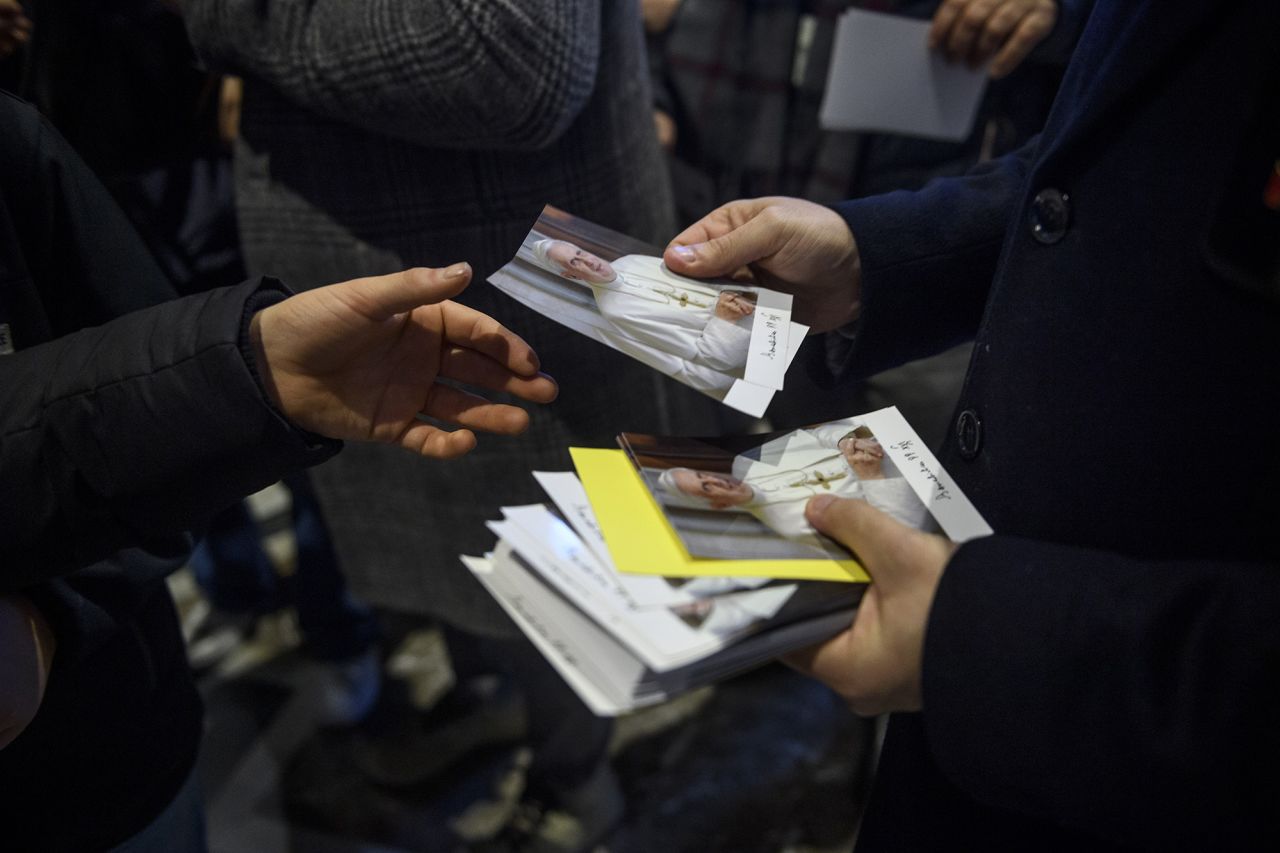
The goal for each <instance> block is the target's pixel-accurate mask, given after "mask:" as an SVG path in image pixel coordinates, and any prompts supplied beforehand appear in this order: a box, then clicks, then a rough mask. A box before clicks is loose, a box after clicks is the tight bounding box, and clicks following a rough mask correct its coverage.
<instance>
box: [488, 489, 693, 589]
mask: <svg viewBox="0 0 1280 853" xmlns="http://www.w3.org/2000/svg"><path fill="white" fill-rule="evenodd" d="M567 476H568V477H570V478H572V479H573V480H574V482H577V480H578V478H577V477H574V476H573V474H568V475H567ZM578 488H579V489H581V488H582V486H581V484H579V485H578ZM582 500H583V501H585V500H586V493H585V492H583V494H582ZM587 511H588V512H589V511H590V505H589V504H588V506H587ZM562 512H563V510H562ZM502 514H503V515H504V516H506V519H507V521H509V522H511V523H512V524H515V525H516V526H517V527H519V528H521V529H523V530H524V532H525V533H528V534H529V536H530V537H532V540H533V541H537V542H541V543H542V544H543V545H544V546H545V547H544V550H546V551H547V552H548V554H551V555H555V556H556V557H557V559H559V560H560V561H561V562H571V563H572V564H573V565H574V567H575V568H576V569H577V570H578V572H579V573H580V574H581V575H582V576H583V577H584V578H587V579H589V580H590V581H591V583H592V584H594V585H595V586H596V587H597V589H598V590H599V591H600V592H601V594H603V595H607V596H609V597H610V598H611V599H613V600H616V601H620V602H623V603H625V604H626V606H627V607H628V608H630V609H633V610H635V609H640V608H644V607H672V606H675V605H680V604H691V603H692V602H694V601H695V600H696V599H695V598H694V597H693V596H692V595H690V594H689V593H687V592H683V591H681V590H680V589H679V588H677V586H675V585H673V584H671V583H669V582H668V581H667V580H666V579H665V578H662V577H659V576H657V575H648V576H646V575H624V574H622V573H620V572H619V571H618V570H617V569H615V568H614V566H613V560H612V558H609V557H608V551H607V549H606V552H605V559H603V560H602V559H600V554H599V552H598V551H597V550H596V549H595V548H592V547H591V545H590V541H589V539H588V538H587V537H585V536H583V535H582V534H581V533H580V532H579V531H578V530H577V525H572V526H573V528H574V530H573V532H574V533H578V536H577V537H576V538H575V537H573V536H572V535H568V534H569V528H568V527H566V526H565V523H564V522H563V521H561V520H560V519H559V518H557V517H556V516H555V515H554V514H553V513H552V512H551V511H550V510H549V509H547V508H546V507H545V506H544V505H542V504H535V505H533V506H519V507H507V506H504V507H503V508H502ZM579 518H580V519H581V516H579ZM571 520H572V519H571ZM594 520H595V519H594V516H592V521H594ZM587 529H588V531H590V528H589V527H588V528H587ZM595 535H596V536H599V535H600V534H599V533H598V531H597V532H596V534H595ZM603 546H604V539H603V537H601V538H600V547H603Z"/></svg>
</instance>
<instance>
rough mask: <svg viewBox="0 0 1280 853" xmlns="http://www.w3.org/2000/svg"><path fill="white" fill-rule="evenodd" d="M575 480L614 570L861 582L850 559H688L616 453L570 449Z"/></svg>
mask: <svg viewBox="0 0 1280 853" xmlns="http://www.w3.org/2000/svg"><path fill="white" fill-rule="evenodd" d="M569 453H570V455H571V456H572V457H573V464H574V467H575V468H577V469H578V479H580V480H581V481H582V486H583V488H584V489H586V491H587V498H588V500H590V501H591V509H592V510H593V511H594V512H595V515H596V521H597V522H598V523H599V525H600V530H601V531H602V532H603V533H604V541H605V544H606V545H608V546H609V554H610V555H611V556H612V557H613V562H614V564H615V565H616V566H617V567H618V571H620V572H626V573H628V574H633V575H665V576H668V577H701V576H713V577H751V578H778V579H781V580H815V581H846V582H858V581H863V582H865V581H867V580H869V578H868V577H867V575H866V573H865V572H864V571H863V570H862V566H860V565H859V564H858V562H857V561H856V560H853V559H849V560H712V559H706V558H699V557H691V556H689V552H688V551H686V550H685V549H684V545H683V544H682V543H681V542H680V537H679V536H678V535H677V534H676V531H675V530H674V528H672V527H671V524H670V523H669V522H668V521H667V517H666V516H665V515H663V513H662V508H661V507H659V506H658V502H657V501H655V500H654V498H653V495H651V494H650V493H649V489H648V488H646V487H645V484H644V480H643V479H642V478H641V477H640V472H638V471H637V470H636V469H635V466H634V465H632V464H631V460H630V459H629V458H627V454H626V453H624V452H623V451H621V450H608V449H604V448H593V447H571V448H569Z"/></svg>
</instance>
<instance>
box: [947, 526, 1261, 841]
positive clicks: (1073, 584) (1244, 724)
mask: <svg viewBox="0 0 1280 853" xmlns="http://www.w3.org/2000/svg"><path fill="white" fill-rule="evenodd" d="M1032 576H1034V583H1030V582H1028V579H1029V578H1031V577H1032ZM1278 612H1280V567H1277V566H1274V565H1266V564H1250V563H1232V562H1227V561H1225V560H1224V561H1223V562H1220V563H1218V562H1204V561H1186V562H1172V561H1144V560H1136V559H1129V558H1125V557H1121V556H1118V555H1115V554H1111V553H1104V552H1098V551H1090V550H1086V549H1080V548H1071V547H1067V546H1058V545H1050V544H1046V543H1037V542H1031V541H1027V540H1018V539H1013V538H1010V537H998V536H997V537H990V538H987V539H983V540H975V541H973V542H970V543H968V544H966V545H964V546H962V548H961V549H960V551H959V552H957V554H956V555H955V557H954V559H953V560H952V562H951V564H950V565H949V566H948V568H947V570H946V572H945V573H944V575H943V579H942V583H941V585H940V587H939V589H938V593H937V597H936V598H935V600H934V604H933V610H932V612H931V615H930V618H929V625H928V631H927V634H926V644H925V653H924V721H925V726H926V729H927V731H928V734H929V742H930V743H931V744H932V745H933V751H934V754H935V757H936V759H937V761H938V763H939V766H940V767H941V768H942V770H943V772H944V773H945V774H946V775H947V776H948V777H949V778H950V779H951V781H952V782H953V783H955V784H957V785H959V786H960V787H961V788H963V789H964V790H965V791H966V792H968V793H969V794H970V795H971V796H973V797H975V798H976V799H978V800H980V801H982V802H985V803H989V804H992V805H996V806H999V807H1002V808H1007V809H1012V810H1014V811H1017V812H1021V813H1024V814H1030V815H1033V816H1036V817H1038V818H1043V819H1048V820H1050V821H1053V822H1055V823H1059V824H1061V825H1063V826H1068V827H1072V826H1074V827H1076V828H1077V829H1080V830H1082V831H1084V832H1088V833H1094V834H1098V835H1100V836H1102V837H1103V838H1106V839H1108V840H1111V841H1115V842H1119V843H1121V844H1122V845H1135V846H1144V847H1146V846H1150V847H1154V848H1160V849H1172V848H1178V849H1184V848H1185V849H1193V848H1194V849H1209V848H1210V847H1220V848H1222V849H1242V845H1243V844H1244V840H1243V838H1242V837H1241V836H1240V833H1241V832H1242V831H1243V830H1242V827H1244V826H1248V825H1250V824H1252V825H1253V826H1257V825H1259V823H1260V822H1265V821H1266V820H1274V817H1272V818H1267V817H1266V815H1267V814H1268V813H1270V812H1273V810H1274V801H1273V799H1272V798H1273V797H1274V796H1275V794H1276V782H1275V766H1276V764H1277V762H1278V761H1280V754H1278V752H1280V750H1278V748H1277V747H1278V744H1280V741H1278V740H1277V738H1276V736H1275V717H1274V696H1275V695H1276V690H1277V685H1280V623H1278V622H1277V621H1276V619H1275V614H1276V613H1278ZM975 625H979V626H982V627H981V629H980V630H977V631H975V630H974V628H973V626H975ZM1117 650H1123V651H1124V654H1123V656H1121V657H1122V658H1123V659H1124V663H1123V664H1120V663H1118V661H1120V660H1121V658H1119V657H1117Z"/></svg>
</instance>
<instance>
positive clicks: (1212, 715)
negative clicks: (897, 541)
mask: <svg viewBox="0 0 1280 853" xmlns="http://www.w3.org/2000/svg"><path fill="white" fill-rule="evenodd" d="M1278 119H1280V4H1278V3H1276V2H1275V0H1233V2H1207V0H1206V1H1205V2H1186V3H1169V2H1157V0H1148V2H1100V3H1099V4H1098V7H1097V9H1096V10H1095V13H1094V15H1093V17H1092V19H1091V20H1090V22H1089V24H1088V26H1087V27H1086V30H1085V33H1084V34H1083V36H1082V40H1081V42H1080V44H1079V46H1078V48H1077V52H1076V55H1075V57H1074V59H1073V62H1072V64H1071V66H1070V68H1069V70H1068V72H1067V76H1066V78H1065V80H1064V82H1063V85H1062V89H1061V91H1060V94H1059V97H1058V100H1057V102H1056V104H1055V106H1054V108H1053V110H1052V112H1051V115H1050V117H1049V119H1048V123H1047V126H1046V128H1045V130H1044V133H1043V134H1042V136H1041V137H1040V138H1039V139H1038V140H1035V141H1033V142H1032V143H1031V144H1030V145H1029V146H1027V147H1026V148H1025V149H1024V150H1023V151H1021V152H1019V153H1018V154H1017V155H1011V156H1010V157H1008V158H1005V159H1003V160H1001V161H998V162H995V163H992V164H990V165H988V166H986V167H983V168H981V169H979V170H978V171H977V172H975V173H973V174H972V175H971V176H969V177H967V178H964V179H958V180H952V181H946V182H938V183H935V184H933V185H931V186H930V187H927V188H926V189H924V190H923V191H921V192H919V193H896V194H891V195H888V196H883V197H879V198H876V199H868V200H861V201H855V202H848V203H845V204H843V205H841V206H839V208H838V209H839V210H840V211H841V213H842V214H843V215H844V216H845V218H846V220H847V222H848V223H849V225H850V227H851V229H852V231H853V233H854V235H855V236H856V238H857V241H858V244H859V247H860V250H861V253H862V258H863V277H864V278H863V281H864V288H865V312H864V316H863V318H862V322H861V326H860V327H859V329H858V331H857V334H856V341H855V344H854V350H853V352H852V354H851V357H850V358H851V362H850V363H851V365H853V368H854V369H856V370H859V371H862V372H870V371H872V370H874V369H877V368H879V367H883V366H887V365H889V364H893V363H896V362H900V361H902V360H905V359H907V358H911V357H915V356H920V355H924V354H927V353H929V352H933V351H938V350H941V349H942V348H943V347H945V346H946V345H949V344H951V343H954V342H956V341H958V340H961V339H963V338H965V337H967V336H976V347H975V351H974V355H973V359H972V362H971V364H970V367H969V372H968V375H967V377H966V379H965V384H964V388H963V391H962V394H961V398H960V401H959V404H958V407H957V409H956V417H955V425H954V427H953V429H952V430H951V433H950V435H949V437H948V439H947V442H946V445H945V447H944V448H943V453H942V461H943V463H944V464H945V465H946V467H947V468H948V470H950V471H951V472H953V473H954V474H955V476H956V479H957V480H958V481H959V483H960V485H961V486H962V488H964V489H965V491H966V492H967V493H968V494H969V496H970V497H971V498H972V499H973V500H974V502H975V504H976V505H977V506H978V507H979V509H980V510H981V511H982V512H983V513H984V515H985V516H986V518H987V519H988V520H989V521H990V522H991V524H992V526H993V528H994V529H995V531H996V535H994V536H992V537H990V538H987V539H983V540H980V541H976V542H972V543H969V544H967V545H965V546H963V547H962V548H961V549H960V550H959V551H958V553H957V554H956V555H955V557H954V558H953V560H952V561H951V563H950V565H949V566H948V567H947V570H946V572H945V574H944V576H943V579H942V582H941V585H940V587H939V589H938V593H937V597H936V599H935V601H934V604H933V608H932V611H931V614H930V617H929V624H928V628H927V635H926V641H925V653H924V680H923V690H924V709H925V710H924V711H923V712H922V713H920V714H910V715H905V714H904V715H896V716H895V717H894V718H893V720H892V722H891V724H890V729H889V734H888V737H887V741H886V745H885V749H884V753H883V758H882V762H881V767H880V771H879V776H878V779H877V783H876V787H875V791H874V793H873V795H872V801H871V804H870V806H869V812H868V814H867V817H866V822H865V825H864V828H863V831H862V833H861V837H860V845H859V848H860V849H863V850H882V849H884V850H911V851H915V850H929V849H948V850H983V851H989V850H1001V849H1017V850H1045V849H1054V850H1056V849H1067V850H1096V849H1109V848H1110V847H1111V846H1115V847H1118V848H1122V849H1127V848H1137V849H1146V848H1154V849H1184V848H1185V849H1197V850H1209V849H1239V848H1253V847H1255V846H1256V845H1258V844H1261V843H1262V840H1263V839H1264V838H1265V839H1266V840H1267V842H1268V844H1267V849H1280V847H1277V820H1278V817H1277V816H1278V815H1280V785H1278V784H1277V779H1280V537H1278V536H1277V535H1276V534H1277V526H1278V525H1277V521H1278V520H1280V490H1278V489H1277V486H1278V485H1280V451H1278V450H1277V446H1276V439H1277V437H1280V432H1278V431H1277V429H1276V426H1275V423H1274V421H1273V420H1272V414H1271V413H1272V412H1274V411H1275V410H1276V408H1277V404H1280V400H1278V399H1277V397H1280V393H1278V392H1280V376H1278V374H1280V276H1278V274H1277V271H1278V269H1280V266H1278V264H1277V257H1278V254H1277V253H1278V252H1280V213H1277V211H1276V210H1273V209H1271V208H1269V207H1267V206H1266V204H1264V198H1265V197H1266V188H1267V186H1268V182H1269V181H1271V182H1272V189H1273V190H1280V186H1277V185H1276V184H1275V181H1277V180H1280V173H1277V172H1276V170H1277V169H1278V168H1280V164H1278V161H1277V158H1280V125H1278V124H1277V121H1278ZM1272 201H1273V202H1275V203H1277V204H1280V200H1277V199H1275V198H1273V199H1272Z"/></svg>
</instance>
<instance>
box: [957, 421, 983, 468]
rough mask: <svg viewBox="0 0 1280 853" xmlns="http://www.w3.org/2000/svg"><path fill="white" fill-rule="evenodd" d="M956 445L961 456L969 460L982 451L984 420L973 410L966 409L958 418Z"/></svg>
mask: <svg viewBox="0 0 1280 853" xmlns="http://www.w3.org/2000/svg"><path fill="white" fill-rule="evenodd" d="M956 445H957V447H958V449H959V450H960V456H961V457H963V458H964V459H967V460H968V459H973V458H974V457H975V456H977V455H978V451H980V450H982V418H980V417H978V413H977V412H975V411H974V410H973V409H965V410H964V411H963V412H961V413H960V417H958V418H956Z"/></svg>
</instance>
